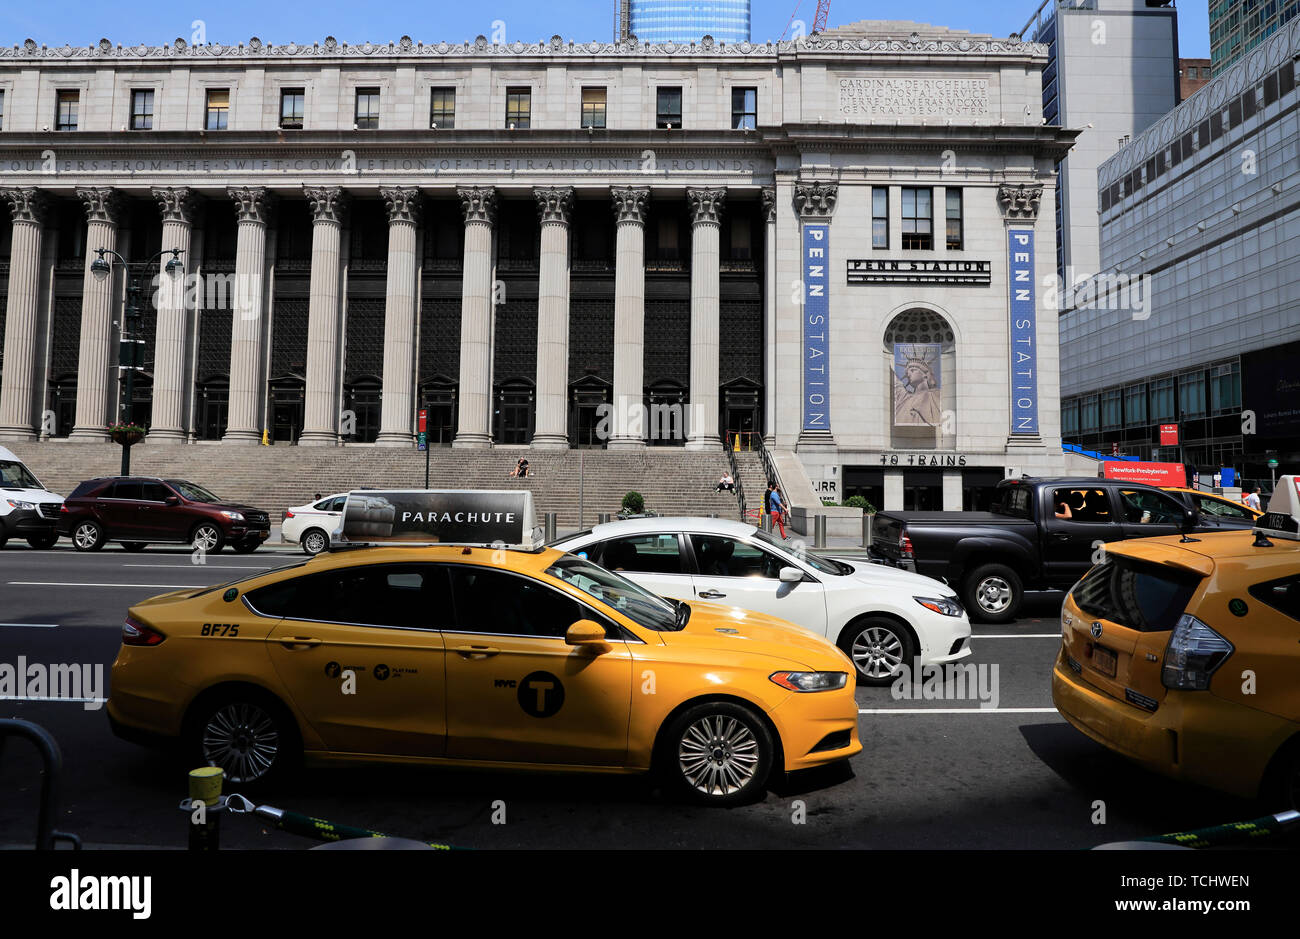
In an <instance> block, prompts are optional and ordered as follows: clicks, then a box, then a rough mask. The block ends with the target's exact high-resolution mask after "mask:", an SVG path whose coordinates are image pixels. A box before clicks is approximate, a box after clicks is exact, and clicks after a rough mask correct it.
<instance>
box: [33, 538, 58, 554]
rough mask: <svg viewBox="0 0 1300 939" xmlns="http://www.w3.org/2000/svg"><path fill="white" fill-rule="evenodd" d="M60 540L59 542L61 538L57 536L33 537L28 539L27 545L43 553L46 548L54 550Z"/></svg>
mask: <svg viewBox="0 0 1300 939" xmlns="http://www.w3.org/2000/svg"><path fill="white" fill-rule="evenodd" d="M58 540H59V536H58V535H55V534H49V535H32V536H31V537H30V538H28V539H27V543H28V544H29V545H31V546H32V547H33V548H36V549H38V550H42V551H43V550H45V549H46V548H53V547H54V543H55V542H56V541H58Z"/></svg>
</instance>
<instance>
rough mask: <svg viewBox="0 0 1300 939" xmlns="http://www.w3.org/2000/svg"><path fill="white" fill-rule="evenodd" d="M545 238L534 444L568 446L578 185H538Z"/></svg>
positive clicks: (540, 268) (540, 278)
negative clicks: (572, 234) (572, 245)
mask: <svg viewBox="0 0 1300 939" xmlns="http://www.w3.org/2000/svg"><path fill="white" fill-rule="evenodd" d="M533 196H534V198H536V199H537V213H538V215H539V216H540V218H541V227H542V237H541V250H540V259H539V264H538V279H537V422H536V426H535V428H534V431H533V446H534V447H543V448H546V449H552V450H566V449H568V446H569V435H568V432H567V429H566V424H567V422H566V420H565V418H566V416H567V414H568V388H569V219H570V218H571V217H572V214H573V200H574V195H573V187H572V186H561V187H554V188H549V189H534V190H533Z"/></svg>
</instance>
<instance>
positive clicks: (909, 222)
mask: <svg viewBox="0 0 1300 939" xmlns="http://www.w3.org/2000/svg"><path fill="white" fill-rule="evenodd" d="M933 198H934V193H933V191H932V190H930V189H915V188H911V187H906V186H905V187H904V188H903V249H904V250H909V249H910V250H913V251H929V250H931V249H932V248H933V247H934V212H933V207H932V206H931V200H932V199H933Z"/></svg>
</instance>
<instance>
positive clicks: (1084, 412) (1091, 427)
mask: <svg viewBox="0 0 1300 939" xmlns="http://www.w3.org/2000/svg"><path fill="white" fill-rule="evenodd" d="M1079 432H1080V433H1082V434H1085V435H1086V434H1095V433H1097V396H1096V395H1088V397H1086V398H1084V399H1083V400H1082V401H1080V402H1079Z"/></svg>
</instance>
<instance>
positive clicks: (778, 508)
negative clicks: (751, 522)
mask: <svg viewBox="0 0 1300 939" xmlns="http://www.w3.org/2000/svg"><path fill="white" fill-rule="evenodd" d="M768 505H769V506H770V507H771V511H772V521H774V522H776V526H777V528H779V529H780V530H781V540H782V541H788V540H789V539H790V536H789V535H787V534H786V533H785V500H783V499H782V498H781V490H780V489H778V488H776V486H775V485H774V486H773V487H772V488H771V489H770V490H768Z"/></svg>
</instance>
